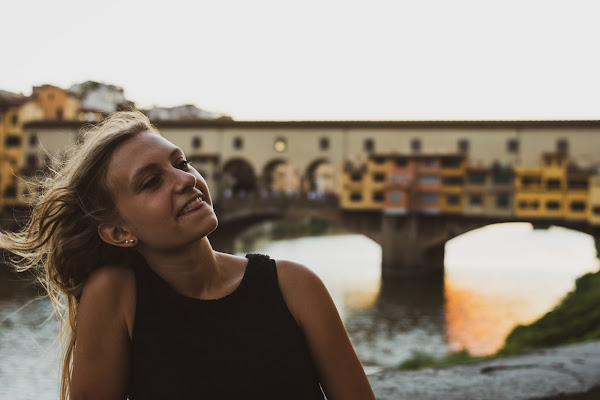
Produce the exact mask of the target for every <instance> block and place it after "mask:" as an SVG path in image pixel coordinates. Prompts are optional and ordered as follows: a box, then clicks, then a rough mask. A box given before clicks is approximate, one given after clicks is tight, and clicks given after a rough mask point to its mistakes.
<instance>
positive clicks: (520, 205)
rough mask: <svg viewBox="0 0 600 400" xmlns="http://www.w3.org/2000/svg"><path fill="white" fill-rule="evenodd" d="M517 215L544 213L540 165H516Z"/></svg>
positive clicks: (536, 215) (541, 214)
mask: <svg viewBox="0 0 600 400" xmlns="http://www.w3.org/2000/svg"><path fill="white" fill-rule="evenodd" d="M514 172H515V178H514V183H515V215H516V216H518V217H541V216H543V215H544V213H543V210H542V207H541V204H542V200H543V193H544V190H543V186H542V169H541V168H540V167H515V168H514Z"/></svg>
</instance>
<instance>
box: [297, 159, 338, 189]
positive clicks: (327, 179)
mask: <svg viewBox="0 0 600 400" xmlns="http://www.w3.org/2000/svg"><path fill="white" fill-rule="evenodd" d="M338 180H339V177H338V172H337V169H336V168H335V167H334V165H333V164H332V163H331V162H330V161H329V159H327V158H325V157H321V158H318V159H316V160H314V161H312V162H311V163H310V164H309V165H308V167H306V171H305V173H304V190H305V191H307V192H312V193H315V194H318V195H327V194H332V193H337V192H338Z"/></svg>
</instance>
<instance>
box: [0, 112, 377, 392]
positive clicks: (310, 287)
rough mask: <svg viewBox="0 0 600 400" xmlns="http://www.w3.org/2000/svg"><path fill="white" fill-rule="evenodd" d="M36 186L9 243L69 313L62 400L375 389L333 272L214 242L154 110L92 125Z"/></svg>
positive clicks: (189, 172)
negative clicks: (240, 253) (342, 312)
mask: <svg viewBox="0 0 600 400" xmlns="http://www.w3.org/2000/svg"><path fill="white" fill-rule="evenodd" d="M35 192H37V193H40V196H39V198H38V199H37V200H36V201H35V202H34V206H33V211H32V216H31V219H30V222H29V223H28V225H27V226H26V227H25V228H24V229H23V230H22V231H21V232H18V233H5V234H3V235H2V237H1V239H0V244H1V245H2V246H3V247H4V248H6V249H8V250H9V251H11V252H12V253H13V254H14V255H16V257H17V258H16V260H15V264H16V265H17V268H18V269H19V270H28V269H29V270H34V269H35V270H38V271H40V276H39V277H40V280H41V281H42V283H43V284H44V285H45V287H46V288H47V290H48V293H49V295H50V298H51V299H52V300H53V301H54V304H55V309H56V310H57V314H58V316H59V317H60V319H61V320H62V322H63V324H62V326H63V330H62V332H63V334H64V335H65V337H66V339H67V340H66V344H65V353H64V359H63V371H62V381H61V399H67V398H69V397H70V398H71V399H74V400H77V399H125V398H126V397H127V396H129V397H130V398H131V399H140V400H144V399H159V398H160V399H164V398H174V399H175V398H176V399H188V398H189V399H200V398H203V399H204V398H206V399H221V398H222V399H254V398H257V399H265V398H277V399H318V398H323V395H322V393H321V388H322V390H323V392H324V393H325V395H326V396H327V398H328V399H373V398H374V396H373V393H372V391H371V388H370V386H369V383H368V380H367V379H366V377H365V374H364V371H363V369H362V366H361V364H360V362H359V360H358V359H357V357H356V354H355V352H354V350H353V348H352V346H351V344H350V341H349V339H348V336H347V334H346V331H345V329H344V327H343V324H342V322H341V320H340V318H339V316H338V313H337V311H336V309H335V306H334V304H333V302H332V300H331V298H330V296H329V294H328V293H327V290H326V289H325V287H324V286H323V284H322V282H321V281H320V280H319V278H318V277H317V276H316V275H315V274H314V273H312V272H311V271H310V270H309V269H307V268H306V267H304V266H302V265H299V264H296V263H293V262H289V261H277V262H275V261H273V260H271V259H269V258H268V257H266V256H259V255H248V256H247V257H245V258H244V257H237V256H234V255H230V254H224V253H220V252H216V251H214V250H213V249H212V247H211V245H210V242H209V240H208V239H207V235H208V234H209V233H211V232H212V231H213V230H214V229H215V228H216V227H217V217H216V215H215V212H214V210H213V207H212V200H211V197H210V192H209V190H208V187H207V185H206V182H205V181H204V179H203V178H202V176H201V175H200V174H199V173H198V172H197V171H196V170H195V169H194V168H193V167H192V166H190V164H189V163H188V162H187V160H186V159H185V155H184V154H183V152H182V151H181V150H180V149H179V148H177V147H176V146H174V145H173V144H172V143H170V142H169V141H167V140H165V139H164V138H163V137H161V136H160V134H159V133H158V132H157V130H156V129H155V128H154V127H153V126H152V125H151V124H150V122H149V121H148V119H147V118H146V117H145V116H144V115H143V114H141V113H139V112H118V113H115V114H113V115H112V116H110V117H108V118H107V119H105V120H104V121H102V122H101V123H99V124H98V125H96V126H95V127H93V128H91V129H89V130H88V131H87V132H85V133H84V134H83V142H82V144H80V145H79V146H78V147H77V148H76V149H74V150H73V152H72V154H71V155H70V157H68V159H67V161H66V162H65V163H64V165H63V166H62V168H58V170H57V172H56V173H55V175H54V176H53V177H51V178H48V179H46V180H45V181H43V182H42V183H40V188H39V190H37V191H34V193H35ZM65 306H66V307H65Z"/></svg>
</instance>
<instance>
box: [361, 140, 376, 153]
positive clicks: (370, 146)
mask: <svg viewBox="0 0 600 400" xmlns="http://www.w3.org/2000/svg"><path fill="white" fill-rule="evenodd" d="M363 148H364V149H365V151H368V152H371V151H374V150H375V142H374V141H373V139H365V141H364V142H363Z"/></svg>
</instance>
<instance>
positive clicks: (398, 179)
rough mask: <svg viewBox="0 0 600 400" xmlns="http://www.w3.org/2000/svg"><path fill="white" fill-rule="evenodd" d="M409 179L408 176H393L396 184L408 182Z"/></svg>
mask: <svg viewBox="0 0 600 400" xmlns="http://www.w3.org/2000/svg"><path fill="white" fill-rule="evenodd" d="M407 179H408V176H406V174H392V179H391V180H392V182H394V183H400V182H406V181H407Z"/></svg>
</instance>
